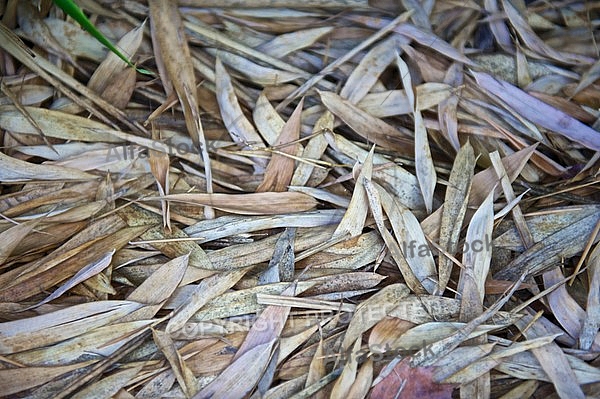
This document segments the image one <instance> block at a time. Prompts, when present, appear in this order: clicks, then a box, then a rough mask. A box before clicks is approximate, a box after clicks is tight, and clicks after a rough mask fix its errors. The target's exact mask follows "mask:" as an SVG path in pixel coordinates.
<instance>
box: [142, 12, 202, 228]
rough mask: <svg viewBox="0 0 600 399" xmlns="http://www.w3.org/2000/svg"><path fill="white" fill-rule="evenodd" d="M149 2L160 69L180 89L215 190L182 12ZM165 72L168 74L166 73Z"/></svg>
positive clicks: (189, 127) (189, 125)
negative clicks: (162, 64) (161, 64)
mask: <svg viewBox="0 0 600 399" xmlns="http://www.w3.org/2000/svg"><path fill="white" fill-rule="evenodd" d="M148 6H149V8H150V15H151V19H150V22H151V24H150V25H151V29H152V31H153V32H154V33H153V37H154V45H155V51H156V52H157V53H158V54H159V56H160V59H161V60H162V62H163V63H164V67H165V69H166V70H165V71H163V72H161V77H162V79H163V80H169V81H170V82H171V84H172V85H173V88H174V89H175V92H176V93H177V97H178V99H179V103H180V104H181V106H182V107H183V115H184V117H185V125H186V127H187V131H188V134H189V135H190V137H191V138H192V141H193V142H194V146H195V147H197V148H198V149H199V152H200V154H201V155H202V162H203V163H204V174H205V177H206V181H207V188H206V189H207V192H208V193H212V191H213V190H212V171H211V167H210V157H209V155H208V148H207V144H206V138H205V137H204V130H203V128H202V122H201V120H200V114H199V108H198V94H197V91H196V79H195V76H194V67H193V64H192V57H191V55H190V50H189V47H188V44H187V40H185V39H186V36H185V32H184V27H183V21H182V20H181V15H180V13H179V10H178V8H177V6H176V5H175V4H172V3H169V2H164V1H159V0H151V1H149V2H148ZM165 72H166V74H167V76H165V74H164V73H165ZM168 94H169V93H168ZM204 212H205V216H206V217H207V218H209V219H210V218H212V217H214V215H213V211H212V209H211V208H210V207H206V208H205V209H204Z"/></svg>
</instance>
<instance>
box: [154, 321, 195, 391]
mask: <svg viewBox="0 0 600 399" xmlns="http://www.w3.org/2000/svg"><path fill="white" fill-rule="evenodd" d="M152 338H153V340H154V342H155V343H156V346H157V347H158V349H160V351H161V352H162V353H163V354H164V355H165V357H166V358H167V361H168V362H169V364H170V365H171V369H172V370H173V373H174V374H175V378H177V382H178V383H179V385H180V386H181V389H182V390H183V392H184V393H185V396H186V397H188V398H190V397H193V396H194V395H195V394H196V392H197V391H198V390H197V386H198V384H197V382H196V378H195V377H194V374H192V370H190V368H189V367H188V366H187V365H186V363H185V362H184V361H183V358H182V357H181V354H180V353H179V351H178V350H177V347H175V343H174V342H173V340H172V339H171V336H170V335H169V334H168V333H166V332H164V331H160V330H155V329H152Z"/></svg>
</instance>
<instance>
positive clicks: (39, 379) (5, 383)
mask: <svg viewBox="0 0 600 399" xmlns="http://www.w3.org/2000/svg"><path fill="white" fill-rule="evenodd" d="M92 363H93V362H92V361H89V362H84V363H74V364H69V365H64V366H57V367H22V368H14V369H3V370H0V384H2V394H3V395H11V394H15V393H18V392H22V391H25V390H27V389H30V388H34V387H37V386H40V385H42V384H45V383H47V382H49V381H52V380H53V379H54V378H56V377H58V376H61V375H63V374H66V373H69V372H72V371H75V370H77V369H79V368H81V367H86V366H89V365H90V364H92Z"/></svg>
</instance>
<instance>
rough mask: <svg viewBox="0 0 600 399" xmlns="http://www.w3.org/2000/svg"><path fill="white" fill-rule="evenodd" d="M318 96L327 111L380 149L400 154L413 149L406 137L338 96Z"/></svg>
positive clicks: (326, 92) (326, 93)
mask: <svg viewBox="0 0 600 399" xmlns="http://www.w3.org/2000/svg"><path fill="white" fill-rule="evenodd" d="M319 95H320V97H321V101H323V104H324V105H325V106H326V107H327V109H329V111H331V112H332V113H333V114H335V115H336V116H337V117H339V118H340V119H341V120H343V121H344V122H345V123H346V124H347V125H348V126H350V128H352V130H354V131H355V132H356V133H358V134H359V135H361V136H362V137H364V138H365V139H367V140H369V141H372V142H374V143H375V144H377V145H380V146H382V147H385V148H391V149H394V150H396V151H398V152H399V153H401V154H407V153H409V151H411V149H412V148H413V147H414V145H413V142H412V140H410V139H409V138H408V137H407V135H404V134H403V133H402V132H400V131H399V130H397V129H395V128H394V127H392V126H390V125H389V124H387V123H386V122H384V121H382V120H381V119H379V118H375V117H373V116H371V115H369V114H367V113H366V112H364V111H363V110H361V109H360V108H358V107H357V106H355V105H353V104H352V103H350V102H349V101H347V100H344V99H343V98H342V97H340V96H339V95H337V94H335V93H333V92H328V91H319Z"/></svg>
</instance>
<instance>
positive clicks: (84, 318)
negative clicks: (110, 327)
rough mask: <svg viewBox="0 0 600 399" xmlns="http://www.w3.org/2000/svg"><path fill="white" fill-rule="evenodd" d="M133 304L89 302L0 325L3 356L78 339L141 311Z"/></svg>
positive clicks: (126, 302)
mask: <svg viewBox="0 0 600 399" xmlns="http://www.w3.org/2000/svg"><path fill="white" fill-rule="evenodd" d="M140 307H141V305H140V304H139V303H136V302H130V301H103V302H90V303H85V304H81V305H74V306H70V307H68V308H66V309H62V310H57V311H56V312H52V313H48V314H44V315H41V316H35V317H31V318H26V319H21V320H15V321H9V322H5V323H1V324H0V353H2V354H6V353H14V352H20V351H24V350H28V349H33V348H38V347H42V346H46V345H50V344H53V343H56V342H60V341H63V340H65V339H68V338H72V337H76V336H78V335H81V334H83V333H85V332H87V331H90V330H92V329H94V328H97V327H100V326H104V325H106V324H109V323H112V322H114V321H116V320H118V319H119V318H121V317H123V316H125V315H127V314H129V313H131V312H132V311H134V310H136V309H139V308H140Z"/></svg>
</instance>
